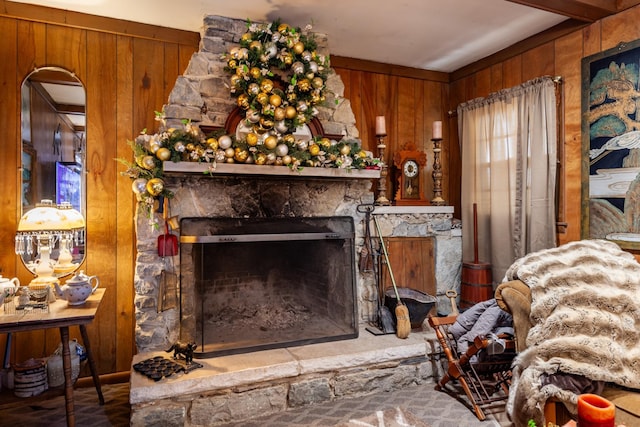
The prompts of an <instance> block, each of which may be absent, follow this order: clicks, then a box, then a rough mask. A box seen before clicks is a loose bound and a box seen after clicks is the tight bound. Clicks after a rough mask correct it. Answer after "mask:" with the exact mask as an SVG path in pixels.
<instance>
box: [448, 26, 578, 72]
mask: <svg viewBox="0 0 640 427" xmlns="http://www.w3.org/2000/svg"><path fill="white" fill-rule="evenodd" d="M587 25H589V24H587V23H584V22H581V21H576V20H574V19H567V20H566V21H563V22H561V23H559V24H558V25H555V26H553V27H551V28H549V29H548V30H546V31H542V32H540V33H538V34H536V35H533V36H531V37H529V38H527V39H525V40H522V41H520V42H518V43H515V44H513V45H511V46H509V47H507V48H505V49H502V50H501V51H499V52H496V53H494V54H493V55H490V56H487V57H485V58H483V59H481V60H479V61H476V62H474V63H472V64H469V65H466V66H464V67H462V68H459V69H458V70H456V71H454V72H452V73H451V81H452V82H455V81H457V80H460V79H463V78H465V77H468V76H470V75H473V74H475V73H477V72H478V71H480V70H483V69H485V68H488V67H490V66H492V65H495V64H499V63H501V62H504V61H506V60H508V59H509V58H512V57H514V56H517V55H520V54H523V53H524V52H527V51H530V50H531V49H534V48H536V47H538V46H541V45H543V44H545V43H549V42H551V41H553V40H556V39H558V38H560V37H563V36H565V35H567V34H570V33H572V32H574V31H577V30H579V29H581V28H584V27H586V26H587Z"/></svg>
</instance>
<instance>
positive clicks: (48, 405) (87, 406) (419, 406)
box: [0, 384, 511, 427]
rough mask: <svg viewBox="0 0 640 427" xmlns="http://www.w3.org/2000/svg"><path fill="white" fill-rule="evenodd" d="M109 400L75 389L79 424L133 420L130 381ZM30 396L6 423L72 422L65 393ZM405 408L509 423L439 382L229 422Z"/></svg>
mask: <svg viewBox="0 0 640 427" xmlns="http://www.w3.org/2000/svg"><path fill="white" fill-rule="evenodd" d="M102 391H103V394H104V397H105V405H104V406H100V405H98V398H97V395H96V391H95V389H94V388H91V387H88V388H79V389H76V391H75V414H76V425H77V426H80V427H81V426H91V427H94V426H99V427H102V426H118V427H119V426H122V427H124V426H128V425H129V415H130V407H129V385H128V384H107V385H104V386H102ZM33 402H35V403H31V401H30V400H29V399H25V400H24V404H19V405H3V404H2V402H1V401H0V420H1V421H0V424H1V425H11V426H25V427H27V426H28V427H58V426H65V425H66V421H65V420H66V418H65V405H64V397H63V396H57V397H55V398H52V399H48V400H39V399H35V400H33ZM397 407H399V408H402V409H403V410H404V411H408V412H409V413H410V414H412V415H413V416H414V417H415V418H416V419H419V420H422V421H424V422H425V423H427V424H428V425H429V426H431V427H505V426H510V425H511V424H510V423H509V422H508V421H506V416H505V415H504V412H503V407H502V406H500V407H497V408H495V409H494V410H493V411H492V412H493V413H492V414H489V415H488V417H487V420H485V421H483V422H480V421H478V419H477V418H476V417H475V416H474V415H473V413H472V412H471V411H470V410H469V409H468V408H467V407H465V406H464V405H463V404H461V403H460V402H458V401H457V400H455V399H453V398H452V397H450V396H449V395H448V394H446V393H443V392H439V391H435V390H434V388H433V384H424V385H420V386H412V387H406V388H403V389H401V390H397V391H392V392H380V393H376V394H372V395H369V396H365V397H361V398H354V399H343V400H339V401H334V402H328V403H324V404H320V405H314V406H311V407H305V408H301V409H298V410H294V411H288V412H285V413H280V414H274V415H270V416H266V417H261V418H258V419H256V420H253V421H250V422H246V421H245V422H242V423H234V424H227V425H226V426H225V427H294V426H295V427H300V426H334V425H336V424H339V423H345V422H347V421H349V420H352V419H356V418H362V417H366V416H369V415H371V414H372V413H376V412H377V411H383V410H386V409H392V408H397Z"/></svg>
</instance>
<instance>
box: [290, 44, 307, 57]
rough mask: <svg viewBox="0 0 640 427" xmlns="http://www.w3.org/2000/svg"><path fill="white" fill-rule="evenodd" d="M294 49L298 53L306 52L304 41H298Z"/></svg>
mask: <svg viewBox="0 0 640 427" xmlns="http://www.w3.org/2000/svg"><path fill="white" fill-rule="evenodd" d="M292 49H293V51H294V53H295V54H296V55H300V54H301V53H302V52H304V44H303V43H302V42H296V43H295V44H294V45H293V48H292Z"/></svg>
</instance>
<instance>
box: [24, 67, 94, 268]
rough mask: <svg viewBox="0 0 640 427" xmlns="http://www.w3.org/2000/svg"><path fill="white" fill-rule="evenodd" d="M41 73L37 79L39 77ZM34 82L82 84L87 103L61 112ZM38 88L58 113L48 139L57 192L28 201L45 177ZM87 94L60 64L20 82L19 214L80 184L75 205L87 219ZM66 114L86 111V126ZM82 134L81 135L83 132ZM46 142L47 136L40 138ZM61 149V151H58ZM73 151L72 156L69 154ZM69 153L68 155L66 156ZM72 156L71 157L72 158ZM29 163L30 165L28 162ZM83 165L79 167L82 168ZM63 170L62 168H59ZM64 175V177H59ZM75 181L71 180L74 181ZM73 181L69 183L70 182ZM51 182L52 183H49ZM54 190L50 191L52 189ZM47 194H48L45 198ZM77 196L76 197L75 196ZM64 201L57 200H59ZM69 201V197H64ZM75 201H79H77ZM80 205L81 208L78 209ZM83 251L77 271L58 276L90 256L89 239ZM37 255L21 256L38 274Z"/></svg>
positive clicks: (40, 69) (35, 70)
mask: <svg viewBox="0 0 640 427" xmlns="http://www.w3.org/2000/svg"><path fill="white" fill-rule="evenodd" d="M36 76H37V78H36ZM34 83H54V84H63V85H70V86H76V87H81V88H82V89H83V92H84V104H83V105H82V106H81V107H80V106H78V105H75V104H69V105H64V107H69V108H68V109H67V110H66V113H65V112H61V111H60V109H58V108H57V106H56V105H55V103H54V102H53V99H52V98H51V97H50V96H49V95H48V93H43V91H44V89H42V88H41V89H42V90H39V89H37V88H36V87H35V86H34ZM34 91H37V92H38V93H40V95H41V96H42V98H43V100H44V101H45V102H47V103H49V104H50V106H51V110H52V114H55V115H56V122H57V126H56V125H55V124H54V125H53V126H54V127H55V129H53V132H52V133H51V134H52V142H48V141H46V142H45V143H46V144H48V145H49V146H51V147H52V150H53V154H49V155H48V157H49V159H50V160H49V163H51V165H50V166H49V167H48V169H49V171H48V173H47V175H48V176H49V178H51V175H53V177H52V180H53V186H54V187H53V192H52V194H51V195H48V194H46V195H45V194H38V193H39V192H38V191H36V192H35V193H36V194H32V196H31V197H32V199H31V200H29V201H28V202H27V203H25V195H26V194H27V193H26V192H27V191H30V190H28V188H29V186H34V184H37V183H38V180H39V179H40V180H42V179H43V177H42V176H41V175H42V174H41V173H40V169H41V168H39V167H38V161H39V158H38V152H37V150H36V148H35V147H34V145H35V144H34V143H33V142H34V141H33V138H34V132H33V123H36V122H37V120H36V121H34V120H33V93H34ZM86 96H87V90H86V87H85V85H84V83H83V82H82V81H81V80H80V79H79V78H78V76H76V74H75V73H73V72H71V71H69V70H67V69H65V68H62V67H56V66H45V67H36V68H34V69H33V70H32V71H31V72H30V73H29V74H27V75H26V76H25V78H24V79H23V80H22V83H21V85H20V100H21V103H20V137H19V140H18V143H19V150H18V152H19V153H20V158H19V161H20V168H19V174H20V177H19V180H18V182H19V183H20V185H19V186H18V187H19V197H18V203H19V206H18V208H19V209H18V213H19V216H20V218H22V216H23V215H24V214H25V213H26V212H28V211H29V210H31V209H33V208H34V207H36V205H37V204H38V203H39V202H40V201H41V200H40V199H52V201H53V203H54V205H55V204H56V203H60V202H62V201H63V200H61V199H60V197H59V196H60V193H61V191H62V188H61V184H63V185H67V188H73V187H72V186H74V185H79V186H80V194H79V200H73V201H72V204H73V205H75V206H74V207H75V208H76V209H77V210H78V211H79V212H80V213H81V214H82V216H83V217H85V218H86V209H87V191H86V189H87V183H86V140H87V138H86V105H87V102H86ZM66 114H84V116H85V125H84V126H83V128H82V129H81V130H77V129H76V127H75V126H74V124H73V122H71V121H70V120H69V119H68V118H67V117H63V116H64V115H66ZM62 125H64V129H69V131H68V132H66V133H67V134H73V135H72V138H73V140H72V142H71V144H69V143H68V138H69V137H67V138H66V139H67V146H70V147H71V150H66V152H65V148H67V147H65V146H63V141H62V134H61V126H62ZM79 134H80V135H79ZM40 139H42V140H43V141H45V140H44V139H43V138H40ZM56 150H57V151H56ZM70 153H72V156H69V154H70ZM65 154H67V158H65V157H64V155H65ZM54 156H58V159H56V160H55V161H52V160H51V159H52V158H53V157H54ZM70 157H71V158H70ZM25 162H27V163H28V164H25ZM78 166H79V168H78ZM58 169H59V170H58ZM70 169H71V170H72V173H69V172H68V171H69V170H70ZM63 172H66V173H69V176H68V179H65V178H64V177H63V176H62V173H63ZM58 173H59V174H60V177H58V176H56V175H57V174H58ZM70 180H71V181H73V182H71V181H70ZM67 181H69V182H67ZM45 184H48V185H51V183H45ZM50 191H51V189H49V190H47V192H50ZM43 196H44V197H43ZM75 197H76V196H74V198H75ZM57 198H58V199H60V200H56V199H57ZM64 201H69V200H64ZM73 202H75V203H73ZM78 208H79V209H78ZM82 235H83V236H85V235H86V225H85V229H84V230H83V232H82ZM81 247H82V251H81V256H80V257H79V258H78V259H77V260H76V259H75V257H74V261H73V262H74V264H76V267H75V268H74V269H73V270H68V271H67V270H65V271H61V272H56V273H54V276H55V277H64V276H68V275H71V274H73V273H74V272H75V271H77V270H78V269H79V268H80V266H81V265H82V263H83V262H84V260H85V258H86V251H85V250H84V248H85V247H86V241H83V242H82V245H81ZM58 249H59V248H58V247H56V248H53V251H54V252H57V250H58ZM36 257H37V254H33V255H32V256H30V257H28V256H27V255H26V254H24V255H21V256H20V259H21V260H22V263H23V265H24V266H25V268H26V269H27V270H29V271H30V272H31V273H33V274H34V275H35V274H36V271H35V268H34V265H35V264H34V261H35V259H36Z"/></svg>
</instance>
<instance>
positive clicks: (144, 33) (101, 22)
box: [0, 0, 200, 46]
mask: <svg viewBox="0 0 640 427" xmlns="http://www.w3.org/2000/svg"><path fill="white" fill-rule="evenodd" d="M0 16H5V17H9V18H15V19H23V20H27V21H34V22H41V23H46V24H59V25H64V26H67V27H74V28H80V29H84V30H92V31H101V32H105V33H111V34H117V35H124V36H130V37H138V38H143V39H151V40H158V41H164V42H171V43H177V44H184V45H189V46H198V44H199V43H200V34H199V33H196V32H192V31H185V30H178V29H175V28H167V27H159V26H156V25H149V24H142V23H139V22H133V21H125V20H122V19H114V18H106V17H103V16H98V15H89V14H86V13H80V12H73V11H69V10H64V9H56V8H52V7H45V6H38V5H32V4H25V3H16V2H12V1H7V0H0Z"/></svg>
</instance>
